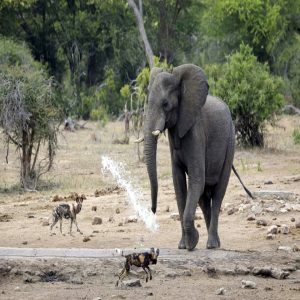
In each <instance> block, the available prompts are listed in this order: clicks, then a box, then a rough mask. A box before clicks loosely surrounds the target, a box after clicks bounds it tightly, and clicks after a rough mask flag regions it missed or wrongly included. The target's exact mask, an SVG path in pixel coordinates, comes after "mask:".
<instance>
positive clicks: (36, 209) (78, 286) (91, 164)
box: [0, 117, 300, 299]
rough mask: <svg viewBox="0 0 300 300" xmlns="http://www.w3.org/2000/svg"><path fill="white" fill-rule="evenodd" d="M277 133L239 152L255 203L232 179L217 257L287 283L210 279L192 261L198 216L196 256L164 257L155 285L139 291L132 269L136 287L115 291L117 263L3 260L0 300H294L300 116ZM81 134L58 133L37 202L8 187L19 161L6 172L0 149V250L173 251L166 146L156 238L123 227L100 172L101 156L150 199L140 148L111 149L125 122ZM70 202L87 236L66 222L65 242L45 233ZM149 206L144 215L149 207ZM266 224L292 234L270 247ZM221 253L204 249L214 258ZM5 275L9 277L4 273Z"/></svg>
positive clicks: (125, 212) (176, 235)
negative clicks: (77, 199) (277, 273)
mask: <svg viewBox="0 0 300 300" xmlns="http://www.w3.org/2000/svg"><path fill="white" fill-rule="evenodd" d="M278 124H279V127H276V128H273V129H270V131H269V133H268V135H267V139H266V144H267V145H266V148H265V149H263V150H259V149H251V150H244V149H238V150H237V151H236V155H235V161H234V164H235V167H236V168H237V170H238V172H239V174H240V175H241V177H242V179H243V181H244V183H245V184H246V186H247V187H248V188H249V189H250V190H251V191H252V192H254V193H255V195H256V199H255V200H251V199H250V198H249V197H248V196H246V194H245V192H244V191H243V189H242V187H241V185H240V184H239V182H238V180H237V178H236V177H235V176H234V174H232V176H231V178H230V182H229V186H228V189H227V193H226V196H225V199H224V202H223V206H222V211H221V214H220V221H219V234H220V239H221V247H222V248H221V249H222V251H223V250H224V251H226V252H228V253H231V252H232V251H233V252H234V251H239V253H252V252H253V253H255V255H253V256H251V257H250V258H249V265H247V267H249V270H251V267H255V266H256V265H257V263H256V257H257V259H258V258H262V257H263V261H261V260H260V259H258V261H260V263H259V265H261V264H263V262H265V264H266V265H270V266H272V267H273V268H281V269H284V266H286V267H287V268H288V269H289V272H290V275H289V277H288V278H287V279H284V280H278V279H274V278H269V277H268V278H264V277H260V276H259V277H257V276H254V275H253V274H251V273H249V274H239V273H232V272H230V271H228V272H225V271H224V270H223V271H222V270H219V272H217V274H216V276H211V274H209V273H208V272H205V270H206V269H205V266H206V265H205V264H204V265H203V264H202V265H201V262H203V260H204V263H207V261H206V260H205V258H204V259H202V258H201V259H200V258H199V259H198V260H197V259H194V260H193V258H190V256H193V255H195V253H197V251H198V252H199V251H200V252H201V251H207V250H203V249H205V245H206V240H207V233H206V228H205V224H204V220H203V218H201V216H202V213H201V211H200V210H199V211H197V215H199V217H198V218H197V220H196V221H195V222H196V226H197V228H198V230H199V233H200V240H199V243H198V245H197V251H195V252H185V251H181V253H183V254H181V256H182V255H183V256H184V255H185V253H186V256H187V259H186V260H184V259H183V260H179V259H177V258H176V257H173V258H170V259H163V258H161V260H159V263H158V265H156V266H154V267H153V268H152V269H153V270H154V271H155V274H154V278H153V280H152V281H151V282H148V283H145V282H144V274H143V273H139V272H138V270H137V271H136V274H133V275H132V276H133V277H134V278H135V277H141V282H142V287H133V288H129V287H128V288H115V286H114V284H115V281H116V279H117V274H118V272H119V271H120V270H121V267H122V265H121V263H122V262H123V261H124V260H123V259H122V258H118V259H107V260H106V259H101V260H93V259H85V260H80V259H77V260H72V259H55V260H53V259H50V258H49V259H13V260H12V259H4V258H2V259H0V262H1V266H0V273H1V274H0V299H16V298H18V299H29V298H32V299H45V298H46V299H60V298H65V299H93V298H96V297H100V298H101V299H141V298H148V297H149V298H150V299H151V298H153V299H182V297H184V298H187V297H189V298H191V299H199V297H200V296H201V298H203V299H216V298H218V297H223V298H224V299H239V298H241V297H243V298H245V299H271V298H272V299H281V298H283V297H284V298H285V299H299V295H300V290H299V286H300V278H299V268H300V267H299V261H300V252H299V251H296V250H297V249H298V248H300V229H298V228H296V224H297V222H300V207H299V206H300V196H299V195H300V154H299V153H300V146H299V145H294V144H293V141H292V134H291V132H292V130H293V129H294V128H296V127H298V128H299V127H300V121H299V117H298V118H297V117H283V118H282V119H281V120H280V122H279V123H278ZM86 127H89V129H85V130H79V131H76V132H63V134H62V135H61V136H60V139H59V144H60V149H59V150H58V153H57V157H56V161H55V167H54V169H53V170H52V171H51V172H50V173H49V174H47V176H46V177H44V181H43V188H42V189H39V190H38V191H37V192H34V193H22V192H21V191H19V190H18V189H17V188H16V187H15V186H14V184H15V183H17V181H18V172H19V171H18V159H17V156H16V154H15V153H13V152H11V153H10V156H9V163H8V164H6V162H5V157H6V152H5V151H4V149H3V148H1V149H0V163H1V169H0V173H1V175H0V192H1V193H0V232H1V243H0V246H1V247H31V248H34V247H46V248H54V247H55V248H92V249H112V248H118V249H122V248H148V247H152V246H154V247H159V248H161V249H173V250H174V251H175V250H176V249H177V244H178V242H179V239H180V233H181V232H180V223H179V221H177V220H176V215H173V218H171V215H172V214H176V213H177V206H176V200H175V194H174V190H173V184H172V178H171V169H170V155H169V149H168V142H167V139H166V138H165V137H162V138H161V140H160V141H159V145H158V175H159V178H158V180H159V197H158V210H157V220H158V222H159V225H160V229H159V230H158V231H157V232H150V231H149V230H147V229H146V227H145V226H144V224H143V222H142V221H141V220H138V221H137V222H128V220H129V219H130V217H131V216H134V215H135V212H134V210H133V209H132V207H131V206H130V205H129V204H128V202H127V201H126V194H125V192H124V191H123V190H121V189H118V188H115V182H114V181H113V180H112V178H111V177H110V176H104V175H103V174H102V172H101V155H109V156H110V157H111V158H112V159H114V160H116V161H121V162H123V163H124V164H125V166H126V168H127V169H128V170H129V171H130V173H131V178H128V179H130V180H131V181H132V182H133V185H136V186H139V187H140V188H141V189H142V191H143V194H144V196H145V199H150V192H149V185H148V179H147V174H146V168H145V166H144V164H143V163H142V162H138V159H137V157H138V155H137V146H136V145H133V144H132V143H130V144H129V145H116V144H112V140H113V139H114V138H115V137H118V136H119V137H121V136H122V130H123V129H122V124H121V123H110V124H109V125H108V126H107V127H105V128H101V127H97V125H96V124H88V125H87V126H86ZM133 138H134V137H132V138H131V139H133ZM263 191H266V193H263ZM279 192H281V193H279ZM72 193H78V194H80V195H81V194H84V195H85V196H86V199H85V200H84V202H83V209H82V211H81V212H80V214H79V215H78V217H77V221H78V225H79V228H80V229H81V231H83V235H80V234H79V233H76V231H75V230H74V229H73V230H74V234H73V236H70V235H69V234H67V232H68V229H69V223H68V221H66V220H65V221H64V223H63V233H64V234H63V235H61V234H60V232H59V228H58V227H56V228H54V229H53V231H54V233H55V235H50V232H49V226H48V225H47V224H48V223H49V217H50V216H51V211H52V209H53V207H55V206H56V205H57V204H58V203H59V202H54V201H53V199H54V198H55V196H59V197H62V201H63V202H67V203H72V201H73V200H72V198H71V197H68V196H70V195H71V194H72ZM149 201H150V200H149ZM148 205H149V207H150V203H149V204H148ZM92 207H96V210H95V209H93V210H92ZM94 217H100V218H101V219H102V224H99V225H92V221H93V218H94ZM174 219H175V220H174ZM260 221H263V222H260ZM271 225H277V228H278V229H279V230H278V231H280V228H283V227H284V226H283V225H287V227H288V229H289V232H288V233H287V234H283V233H281V232H279V233H277V234H275V235H274V236H273V237H272V238H271V239H266V236H267V230H268V228H269V227H270V226H271ZM87 237H88V239H85V240H87V241H86V242H84V241H83V240H84V238H87ZM218 251H219V250H216V251H215V250H210V252H214V253H218ZM210 252H208V253H210ZM205 253H207V252H205ZM207 255H208V254H207ZM195 257H197V255H195ZM274 258H275V259H274ZM226 262H227V264H226V265H225V267H224V268H225V269H227V270H230V269H232V268H233V267H232V263H234V264H236V265H243V263H244V261H243V259H242V258H241V257H240V258H239V257H238V256H237V257H234V258H228V259H227V260H226ZM211 263H212V265H213V266H214V267H216V268H217V267H218V266H219V265H220V260H217V259H215V260H212V261H211ZM35 265H36V267H35ZM8 266H10V267H11V270H13V269H14V271H11V270H8V271H7V268H8ZM61 269H62V270H61ZM5 270H6V271H5ZM18 270H19V271H18ZM41 270H42V271H43V272H45V274H46V275H45V276H46V278H50V279H49V280H46V279H45V281H41V280H36V281H35V280H33V282H27V281H26V274H29V275H30V276H36V275H35V274H36V273H35V272H38V271H41ZM89 270H90V271H89ZM51 272H52V273H51ZM38 274H39V273H38ZM57 274H58V275H59V274H61V276H62V277H59V276H58V275H57ZM89 274H90V275H89ZM91 274H92V275H91ZM47 276H48V277H47ZM39 277H40V276H39ZM52 279H53V280H52ZM73 279H74V280H73ZM72 280H73V282H72ZM242 280H251V281H254V282H255V283H256V285H257V288H256V289H252V290H249V289H242V288H241V281H242ZM29 281H30V280H29ZM221 287H224V289H225V290H226V292H225V295H223V296H218V295H216V290H217V289H219V288H221ZM199 295H200V296H199Z"/></svg>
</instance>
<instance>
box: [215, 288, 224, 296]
mask: <svg viewBox="0 0 300 300" xmlns="http://www.w3.org/2000/svg"><path fill="white" fill-rule="evenodd" d="M225 292H226V290H225V288H223V287H221V288H219V289H217V291H216V295H225Z"/></svg>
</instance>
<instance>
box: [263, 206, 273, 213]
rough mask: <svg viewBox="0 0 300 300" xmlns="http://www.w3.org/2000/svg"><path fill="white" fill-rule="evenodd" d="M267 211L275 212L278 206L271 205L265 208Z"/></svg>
mask: <svg viewBox="0 0 300 300" xmlns="http://www.w3.org/2000/svg"><path fill="white" fill-rule="evenodd" d="M264 210H265V211H266V212H274V211H275V210H276V208H275V207H274V206H269V207H266V208H265V209H264Z"/></svg>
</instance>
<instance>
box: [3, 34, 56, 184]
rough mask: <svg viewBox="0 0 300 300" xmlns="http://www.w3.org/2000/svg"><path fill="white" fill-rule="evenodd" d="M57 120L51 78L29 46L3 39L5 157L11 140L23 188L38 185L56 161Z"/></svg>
mask: <svg viewBox="0 0 300 300" xmlns="http://www.w3.org/2000/svg"><path fill="white" fill-rule="evenodd" d="M58 120H59V110H58V109H57V108H56V107H55V105H54V94H53V82H52V79H51V78H48V76H47V75H46V73H45V71H44V70H43V68H42V66H41V65H40V64H38V63H37V62H35V61H34V60H33V58H32V56H31V54H30V51H29V49H28V48H27V47H25V46H24V45H21V44H17V43H15V42H13V41H11V40H7V39H0V126H1V127H3V129H4V136H5V139H6V147H7V158H6V159H8V154H9V145H10V144H13V145H14V146H15V147H16V148H17V150H18V153H19V158H20V165H21V168H20V181H21V185H22V187H23V188H24V189H35V188H36V185H37V182H38V180H39V178H40V177H41V176H42V175H43V174H44V173H45V172H47V171H49V170H50V169H51V167H52V165H53V159H54V156H55V150H56V146H57V144H56V142H57V130H58V123H57V121H58ZM41 153H43V155H44V157H43V158H41Z"/></svg>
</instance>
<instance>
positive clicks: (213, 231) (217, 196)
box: [206, 147, 233, 249]
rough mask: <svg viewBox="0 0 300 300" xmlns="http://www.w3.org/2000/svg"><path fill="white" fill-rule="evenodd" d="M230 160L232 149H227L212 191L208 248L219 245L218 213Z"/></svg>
mask: <svg viewBox="0 0 300 300" xmlns="http://www.w3.org/2000/svg"><path fill="white" fill-rule="evenodd" d="M229 149H230V147H229ZM228 152H229V153H228ZM232 160H233V151H227V155H226V160H225V164H224V167H223V170H222V173H221V177H220V180H219V182H218V183H217V184H216V186H215V187H214V189H213V191H212V201H211V220H210V225H209V230H208V240H207V245H206V247H207V248H208V249H211V248H219V247H220V246H221V243H220V238H219V235H218V223H219V214H220V209H221V205H222V201H223V198H224V195H225V192H226V189H227V185H228V181H229V177H230V172H231V166H232Z"/></svg>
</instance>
